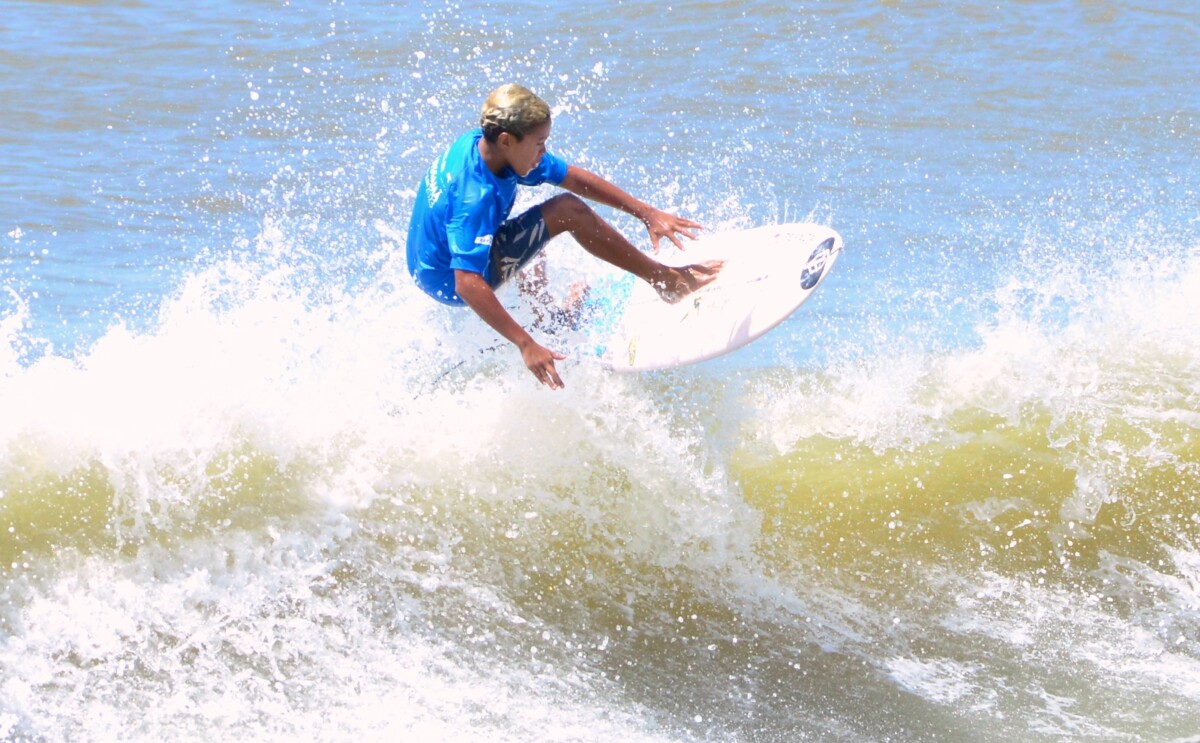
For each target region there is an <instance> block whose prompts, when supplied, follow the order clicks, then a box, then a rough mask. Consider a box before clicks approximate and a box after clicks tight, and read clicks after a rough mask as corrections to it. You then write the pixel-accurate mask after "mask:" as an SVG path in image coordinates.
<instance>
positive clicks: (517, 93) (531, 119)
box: [479, 83, 550, 142]
mask: <svg viewBox="0 0 1200 743" xmlns="http://www.w3.org/2000/svg"><path fill="white" fill-rule="evenodd" d="M549 120H550V107H549V106H548V105H546V102H545V101H543V100H542V99H541V98H538V97H537V95H536V94H535V93H534V92H533V91H531V90H529V89H528V88H525V87H523V86H520V85H517V84H516V83H508V84H507V85H501V86H500V87H499V88H496V89H495V90H493V91H492V92H491V93H489V94H488V97H487V100H485V101H484V102H483V110H482V111H480V113H479V126H480V127H482V128H483V136H484V137H485V138H487V141H489V142H495V141H496V138H497V137H499V136H500V133H501V132H508V133H509V134H511V135H513V136H514V137H516V138H517V139H518V140H521V139H524V138H525V135H526V134H528V133H529V132H531V131H533V130H534V129H536V128H538V127H539V126H541V125H542V124H545V123H546V122H547V121H549Z"/></svg>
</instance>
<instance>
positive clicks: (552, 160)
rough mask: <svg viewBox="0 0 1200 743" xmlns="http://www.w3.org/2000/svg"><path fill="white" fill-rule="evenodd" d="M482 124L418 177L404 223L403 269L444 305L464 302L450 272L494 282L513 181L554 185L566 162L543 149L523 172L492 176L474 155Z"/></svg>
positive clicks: (564, 172) (512, 198)
mask: <svg viewBox="0 0 1200 743" xmlns="http://www.w3.org/2000/svg"><path fill="white" fill-rule="evenodd" d="M482 137H483V130H482V129H475V130H473V131H470V132H467V133H466V134H464V135H462V136H461V137H459V138H458V140H457V141H455V142H454V144H452V145H451V146H450V149H449V150H447V151H446V153H445V154H444V155H442V156H441V157H440V158H438V159H437V161H436V162H434V164H433V167H431V168H430V169H429V173H428V174H426V176H425V177H424V178H423V179H421V185H420V186H419V187H418V189H417V200H416V203H415V204H414V205H413V213H412V221H411V222H410V223H409V226H408V270H409V273H411V274H412V276H413V278H414V279H415V280H416V282H417V286H419V287H421V289H422V290H423V291H424V292H425V293H426V294H428V295H429V296H431V297H433V298H434V299H436V300H438V301H439V302H444V303H446V304H452V305H462V304H464V302H463V301H462V299H460V298H459V296H458V294H456V293H455V291H454V271H455V270H456V269H458V270H462V271H471V272H473V273H477V274H481V275H482V276H483V277H484V279H486V280H487V281H488V283H489V284H491V285H493V286H495V284H496V283H497V278H498V277H496V276H495V275H494V269H493V267H492V261H491V248H492V241H493V238H494V237H495V235H496V232H497V230H499V229H500V227H501V225H503V224H504V222H505V220H507V219H508V213H509V212H510V211H511V210H512V207H513V202H514V201H516V198H517V185H518V184H520V185H523V186H538V185H541V184H543V183H553V184H554V185H558V184H560V183H562V181H563V179H564V178H566V177H567V163H566V161H564V160H563V159H561V158H559V157H557V156H555V155H552V154H550V153H549V152H547V153H546V154H545V155H543V156H542V160H541V162H540V163H538V165H537V167H535V168H534V169H533V170H531V171H530V172H529V174H528V175H525V176H518V175H517V174H516V173H515V172H513V170H512V168H509V169H507V170H505V172H504V174H503V175H499V176H497V175H496V174H494V173H492V171H491V170H489V169H488V166H487V163H485V162H484V161H483V156H482V155H480V154H479V140H480V139H481V138H482Z"/></svg>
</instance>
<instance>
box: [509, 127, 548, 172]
mask: <svg viewBox="0 0 1200 743" xmlns="http://www.w3.org/2000/svg"><path fill="white" fill-rule="evenodd" d="M500 136H501V138H503V139H505V140H507V141H505V142H502V144H503V145H504V147H505V156H506V159H507V160H508V167H510V168H512V169H513V172H514V173H516V174H517V175H519V176H526V175H529V171H531V170H533V169H534V168H536V167H537V166H538V163H540V162H541V161H542V155H545V154H546V140H548V139H549V138H550V122H549V121H547V122H546V123H545V124H542V125H541V126H537V127H534V128H533V129H531V130H529V133H528V134H526V135H525V136H524V137H523V138H521V139H519V140H518V139H517V138H516V137H515V136H513V135H512V134H509V133H508V132H504V133H503V134H501V135H500Z"/></svg>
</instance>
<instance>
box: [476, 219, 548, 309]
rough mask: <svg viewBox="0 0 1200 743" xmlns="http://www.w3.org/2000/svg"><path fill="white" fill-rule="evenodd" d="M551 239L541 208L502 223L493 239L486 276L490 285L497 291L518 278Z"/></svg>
mask: <svg viewBox="0 0 1200 743" xmlns="http://www.w3.org/2000/svg"><path fill="white" fill-rule="evenodd" d="M551 237H552V236H551V234H550V228H549V227H547V226H546V220H545V218H543V217H542V207H541V206H540V205H539V206H535V207H533V208H531V209H529V210H528V211H526V212H524V213H522V214H521V215H520V216H518V217H515V218H513V219H510V220H508V221H506V222H504V223H503V224H501V225H500V229H498V230H496V236H495V237H494V238H493V239H492V252H491V260H490V261H489V262H488V270H487V274H486V275H485V276H484V277H483V278H484V280H485V281H487V283H488V286H490V287H492V288H493V289H495V288H497V287H499V286H500V285H501V284H503V283H505V282H506V281H508V280H509V279H511V278H512V277H513V276H515V275H516V274H517V272H518V271H520V270H521V269H522V268H524V267H525V266H526V265H527V264H528V263H529V262H530V261H531V260H533V259H534V258H535V257H536V256H537V254H538V253H540V252H542V248H544V247H546V243H548V242H550V238H551Z"/></svg>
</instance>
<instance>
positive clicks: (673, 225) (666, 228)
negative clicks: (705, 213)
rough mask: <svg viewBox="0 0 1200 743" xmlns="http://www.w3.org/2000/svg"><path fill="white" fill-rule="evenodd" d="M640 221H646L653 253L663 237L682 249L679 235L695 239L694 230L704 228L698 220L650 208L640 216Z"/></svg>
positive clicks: (656, 250)
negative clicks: (694, 220)
mask: <svg viewBox="0 0 1200 743" xmlns="http://www.w3.org/2000/svg"><path fill="white" fill-rule="evenodd" d="M642 221H643V222H645V223H646V231H647V232H649V233H650V244H651V245H653V246H654V252H655V253H657V252H658V244H659V242H660V241H661V240H662V239H663V238H664V237H665V238H667V239H668V240H670V241H671V242H673V243H675V247H677V248H679V249H680V250H683V241H682V240H680V239H679V236H680V235H683V236H684V237H686V238H688V239H689V240H695V239H696V233H695V230H702V229H704V227H703V226H701V225H700V223H698V222H693V221H692V220H690V219H684V218H683V217H677V216H675V215H674V214H667V213H666V212H664V211H662V210H660V209H651V210H650V211H649V213H647V214H646V215H644V216H643V217H642Z"/></svg>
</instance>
